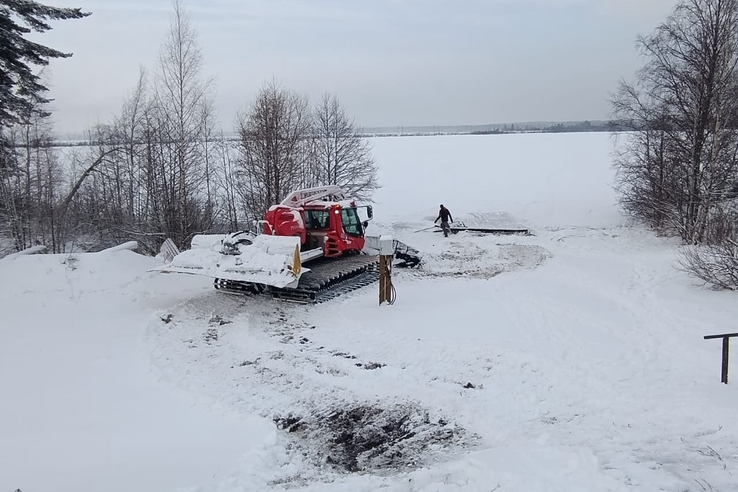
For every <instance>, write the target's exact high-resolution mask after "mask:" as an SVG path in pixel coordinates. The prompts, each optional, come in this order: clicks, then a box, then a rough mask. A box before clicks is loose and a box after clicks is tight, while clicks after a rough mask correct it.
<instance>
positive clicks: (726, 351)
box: [720, 337, 730, 384]
mask: <svg viewBox="0 0 738 492" xmlns="http://www.w3.org/2000/svg"><path fill="white" fill-rule="evenodd" d="M729 352H730V338H728V337H725V338H723V369H722V374H721V377H720V382H722V383H725V384H728V358H729Z"/></svg>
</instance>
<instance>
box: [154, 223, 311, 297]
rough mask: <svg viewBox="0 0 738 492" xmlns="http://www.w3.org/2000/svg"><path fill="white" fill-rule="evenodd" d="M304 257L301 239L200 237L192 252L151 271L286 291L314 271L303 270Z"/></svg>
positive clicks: (187, 252)
mask: <svg viewBox="0 0 738 492" xmlns="http://www.w3.org/2000/svg"><path fill="white" fill-rule="evenodd" d="M234 238H235V240H234ZM307 253H308V254H310V253H311V252H307ZM302 256H303V254H301V253H300V238H299V237H289V236H266V235H263V234H261V235H257V236H254V235H248V236H244V235H241V236H240V237H239V235H223V236H203V237H198V236H196V237H195V238H193V239H192V249H190V250H187V251H184V252H182V253H180V254H178V255H177V256H175V257H174V259H173V260H172V261H171V263H169V264H167V265H162V266H160V267H157V268H154V269H152V270H151V271H156V272H161V273H184V274H190V275H203V276H206V277H211V278H214V279H220V280H229V281H235V282H244V283H250V284H261V285H268V286H271V287H276V288H284V287H290V286H296V285H297V283H298V282H299V280H300V277H301V276H302V274H303V273H305V272H308V271H310V270H309V269H307V268H304V267H303V266H302V261H303V258H302Z"/></svg>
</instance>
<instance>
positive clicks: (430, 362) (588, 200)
mask: <svg viewBox="0 0 738 492" xmlns="http://www.w3.org/2000/svg"><path fill="white" fill-rule="evenodd" d="M373 142H374V148H375V152H376V156H377V161H378V163H379V165H380V166H381V176H380V177H381V180H382V184H383V186H384V187H383V188H382V190H381V191H380V192H379V193H378V195H377V201H378V203H377V205H376V206H375V220H373V221H372V225H371V226H370V231H369V232H370V233H371V234H376V233H385V232H386V233H389V234H392V235H393V236H394V237H395V238H397V239H399V240H401V241H403V242H404V243H406V244H408V245H410V246H413V247H415V248H416V249H417V250H419V251H420V253H421V255H422V256H423V263H422V265H421V266H420V268H418V269H412V270H402V269H395V270H394V272H393V279H394V282H393V283H394V286H395V288H396V294H397V297H396V302H395V304H394V305H391V306H387V305H385V306H378V305H377V301H378V293H377V286H376V284H375V285H373V286H371V287H367V288H364V289H362V290H360V291H356V292H354V293H351V294H349V295H344V296H341V297H340V298H338V299H335V300H333V301H330V302H327V303H324V304H321V305H318V306H299V305H292V304H288V303H284V302H278V301H274V300H270V299H266V298H251V297H237V296H230V295H224V294H221V293H218V292H215V291H213V290H212V288H210V286H209V282H208V281H207V280H200V279H198V278H197V277H190V276H186V275H156V274H153V273H146V272H147V270H149V269H150V268H151V267H152V266H153V265H154V263H152V260H150V259H145V258H140V257H137V256H135V255H134V254H133V253H130V252H117V253H110V255H115V256H114V257H115V258H116V259H115V261H113V260H112V259H104V258H113V256H109V257H104V256H102V255H98V256H95V255H85V256H82V255H80V257H79V258H80V260H79V262H78V264H77V265H76V267H77V268H76V270H71V269H70V268H68V265H62V264H61V263H60V261H62V260H63V258H62V257H25V258H16V259H15V260H13V263H12V264H11V263H7V262H6V263H5V264H3V261H2V260H0V279H2V280H1V281H0V282H2V283H1V284H0V286H1V287H0V296H2V297H0V309H3V310H4V311H3V312H8V313H10V315H9V316H10V317H9V319H10V320H11V321H12V323H11V324H12V325H13V327H12V328H6V327H5V326H3V333H2V334H3V339H4V340H9V341H10V342H11V343H10V344H8V345H2V346H0V356H2V359H0V360H2V362H0V364H3V366H2V375H0V378H2V379H0V383H2V388H3V389H5V388H9V389H10V391H9V392H7V391H5V392H4V394H8V393H9V394H10V395H11V397H12V398H11V401H15V402H17V403H16V406H12V407H7V408H6V407H0V436H3V437H4V436H5V435H10V436H11V442H12V443H13V444H12V445H11V446H8V447H4V448H3V451H0V453H4V454H0V463H7V462H9V463H10V464H11V467H10V469H11V470H19V471H17V472H15V473H14V474H13V476H11V478H10V479H7V478H5V475H3V474H2V473H0V489H5V488H7V489H11V487H21V488H22V489H23V490H24V491H25V490H26V489H25V488H23V487H28V490H32V488H35V485H36V484H38V485H39V488H41V487H43V486H44V485H47V484H49V483H54V484H55V485H59V486H58V487H57V488H59V489H67V490H68V489H74V490H75V491H76V492H79V491H87V490H90V491H92V490H95V491H98V490H119V489H120V490H123V489H127V490H131V489H135V490H187V491H189V492H195V491H197V492H199V491H202V492H204V491H217V492H234V491H239V492H240V491H274V490H285V491H286V490H304V491H306V492H329V491H330V492H332V491H345V490H351V491H375V490H386V491H389V492H400V491H402V492H410V491H424V492H431V491H433V492H450V491H462V490H463V491H471V492H489V491H505V492H542V491H546V492H548V491H567V492H578V491H582V492H593V491H596V492H599V491H603V492H604V491H608V492H609V491H613V492H621V491H622V492H625V491H628V492H634V491H636V492H655V491H668V492H701V491H709V490H715V491H722V492H725V491H732V490H738V473H736V467H737V466H738V451H737V450H736V446H735V443H736V441H738V423H736V421H735V416H734V409H735V408H736V407H737V406H738V393H737V392H736V390H735V385H734V384H731V385H727V386H726V385H722V384H720V382H719V380H720V378H719V376H720V342H719V341H704V340H703V339H702V337H703V335H706V334H712V333H721V332H730V331H735V328H734V327H733V326H732V324H733V323H734V319H735V313H736V308H738V305H737V302H736V301H737V300H738V299H737V298H736V297H735V294H732V293H718V292H712V291H708V290H704V289H701V288H700V287H699V286H697V285H695V284H694V283H693V282H692V280H691V279H690V278H689V277H687V276H686V275H685V274H684V273H682V272H681V271H679V270H678V269H676V268H675V265H676V261H677V259H678V256H677V252H678V244H677V243H676V242H675V241H673V240H668V239H664V238H658V237H655V236H654V235H653V234H651V233H649V232H647V231H644V230H642V229H640V228H638V227H635V226H630V225H627V222H626V221H624V220H623V219H622V217H621V216H620V215H619V213H618V210H617V207H616V196H615V194H614V192H613V191H612V189H611V184H612V169H611V167H610V159H609V152H610V149H611V141H610V137H609V136H607V135H602V134H582V135H513V136H486V137H481V136H473V137H460V136H459V137H418V138H390V139H377V140H374V141H373ZM440 203H444V204H445V205H447V206H448V207H449V208H450V209H451V211H452V213H453V214H454V219H457V220H464V221H468V222H473V223H477V224H484V225H490V224H492V225H497V226H501V227H513V226H514V227H518V226H524V227H530V229H531V231H532V232H533V235H530V236H490V235H481V234H475V233H460V234H457V235H453V236H451V237H449V238H444V237H443V236H442V235H441V234H439V233H438V232H436V231H434V230H433V228H432V226H433V223H432V221H433V219H435V214H436V211H437V208H438V205H439V204H440ZM429 227H430V229H428V228H429ZM47 272H48V273H47ZM68 276H69V277H68ZM10 278H14V279H17V280H14V281H12V282H11V281H10V280H8V279H10ZM68 278H72V279H73V281H72V282H70V281H69V280H68ZM101 278H106V279H108V283H107V284H106V283H104V282H103V281H102V280H100V279H101ZM26 279H28V280H26ZM42 304H46V306H47V307H49V309H52V311H50V312H52V313H53V314H52V315H44V314H41V310H40V309H39V307H40V306H41V305H42ZM62 354H69V356H68V357H67V356H65V355H62ZM101 354H102V355H101ZM734 360H735V358H734ZM6 365H8V367H11V368H12V369H8V367H6ZM731 369H732V370H733V371H735V370H736V365H735V362H732V363H731ZM157 380H158V381H159V382H157ZM161 381H165V382H167V383H169V385H170V389H165V387H162V385H161ZM34 388H40V390H38V389H36V390H34ZM57 388H58V391H57ZM34 391H36V392H34ZM45 393H48V394H50V395H51V397H47V396H45ZM70 395H71V396H70ZM49 401H53V402H54V405H49V404H48V402H49ZM80 401H84V402H85V404H84V405H80V404H79V402H80ZM193 404H194V406H193ZM126 405H127V406H126ZM71 409H73V410H71ZM79 412H81V413H79ZM136 412H138V413H136ZM76 415H81V417H80V421H83V422H85V426H83V425H78V426H77V427H74V426H73V423H74V422H78V421H77V420H75V418H76V417H75V416H76ZM164 416H168V417H169V418H164ZM172 416H176V417H177V418H176V419H174V418H172ZM73 417H75V418H73ZM159 417H161V419H158V418H159ZM89 422H92V423H94V425H92V424H89ZM183 427H184V428H186V429H187V430H188V431H189V434H187V435H183V433H184V431H182V428H183ZM17 429H21V430H17ZM119 429H123V430H119ZM123 435H124V436H125V438H126V439H123V437H122V436H123ZM111 436H113V438H114V439H112V441H111ZM116 436H117V437H116ZM204 436H207V437H208V438H209V439H208V441H206V442H207V443H208V445H207V446H203V445H201V444H200V442H199V441H198V439H204V438H205V437H204ZM116 439H118V440H116ZM3 440H4V439H3ZM162 440H164V441H166V442H165V443H164V444H162ZM170 440H171V441H170ZM70 442H72V443H75V444H72V445H70V444H68V443H70ZM109 442H112V443H113V445H111V446H110V447H109V448H104V444H105V443H109ZM59 443H63V444H62V445H64V446H72V447H71V448H65V453H64V455H63V456H59V453H58V452H56V453H55V454H53V453H52V452H50V451H49V450H58V449H60V446H61V445H60V444H59ZM76 443H81V444H76ZM134 445H135V448H134ZM102 449H105V450H107V451H108V452H109V453H110V454H107V455H106V454H102V453H105V452H106V451H101V450H102ZM133 449H135V451H136V452H137V453H139V454H135V453H134V452H133V451H132V450H133ZM18 450H21V451H18ZM39 450H40V451H39ZM162 456H165V457H164V458H163V457H162ZM170 458H171V460H170ZM8 460H9V461H8ZM82 463H86V464H87V468H83V467H82ZM216 463H217V465H218V466H217V469H218V471H217V472H212V474H211V473H210V471H211V470H212V467H216ZM196 465H197V466H196ZM220 465H222V466H220ZM208 467H211V468H208ZM36 470H42V471H43V473H33V472H34V471H36ZM206 470H207V472H206ZM62 471H63V472H64V474H65V475H64V477H66V478H65V479H66V480H67V482H66V483H64V482H61V481H59V477H60V476H61V474H62ZM213 474H214V475H215V476H212V475H213ZM91 475H93V476H94V478H96V479H97V482H94V481H93V480H92V479H90V478H89V477H90V476H91ZM141 477H143V478H141ZM126 479H129V480H130V482H127V483H126V482H125V480H126ZM55 480H56V481H55ZM19 482H21V483H19ZM134 482H135V485H133V483H134ZM142 482H145V484H144V485H141V483H142ZM24 484H28V485H24ZM65 485H68V487H65ZM178 486H182V487H183V488H181V489H178V488H177V487H178Z"/></svg>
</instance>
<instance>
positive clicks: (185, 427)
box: [0, 251, 274, 492]
mask: <svg viewBox="0 0 738 492" xmlns="http://www.w3.org/2000/svg"><path fill="white" fill-rule="evenodd" d="M155 265H157V261H156V260H154V259H152V258H147V257H144V256H141V255H138V254H135V253H133V252H131V251H116V252H106V253H102V252H101V253H86V254H73V255H33V256H18V257H14V258H4V259H1V260H0V311H1V312H2V322H0V339H1V340H2V342H1V343H0V389H2V397H1V398H2V401H3V404H2V405H0V442H2V446H0V490H8V491H13V490H16V489H20V490H23V491H33V490H75V491H78V492H87V491H89V492H92V491H105V492H128V491H130V490H151V491H153V490H170V491H174V490H176V489H178V488H179V487H189V486H192V485H195V484H208V483H212V481H215V482H216V483H218V482H221V481H222V480H224V479H225V477H227V476H229V475H231V474H232V473H233V472H232V470H235V469H236V468H237V466H238V463H239V457H240V456H241V455H242V454H243V453H246V452H250V451H251V449H252V448H256V447H258V446H259V445H260V443H261V442H262V440H264V439H268V438H269V436H270V435H271V433H272V432H274V431H273V426H272V425H271V424H270V422H268V421H266V420H260V419H256V418H251V417H249V416H236V415H233V414H224V413H223V412H222V411H213V409H212V408H210V406H209V405H207V404H205V405H202V404H198V405H197V406H193V405H192V400H191V398H190V396H189V395H183V394H181V393H180V392H177V391H174V390H173V389H172V387H171V386H169V385H164V384H161V383H160V382H159V381H157V380H156V379H155V378H153V377H152V375H151V374H150V372H149V367H150V365H151V361H149V360H148V350H145V349H144V347H142V346H141V344H140V342H141V339H142V336H143V330H144V328H145V321H146V319H147V318H148V317H149V316H150V315H151V313H152V312H153V310H154V309H155V308H158V307H161V306H166V305H170V304H171V303H173V302H178V301H180V300H183V299H187V298H190V297H192V296H195V295H197V294H198V293H201V292H203V289H205V290H206V291H207V292H209V291H210V290H211V286H210V285H209V282H205V283H203V282H202V280H201V279H198V278H196V277H182V276H177V277H174V276H168V275H159V274H150V273H146V270H147V269H150V268H152V267H154V266H155ZM229 470H230V471H229Z"/></svg>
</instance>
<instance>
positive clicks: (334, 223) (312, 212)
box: [262, 190, 372, 258]
mask: <svg viewBox="0 0 738 492" xmlns="http://www.w3.org/2000/svg"><path fill="white" fill-rule="evenodd" d="M306 191H312V190H306ZM303 193H304V191H303ZM316 195H320V194H316ZM285 202H287V203H285ZM292 203H295V205H297V206H295V205H292ZM358 208H367V212H368V218H369V219H371V217H372V211H371V207H370V206H365V207H357V206H356V202H355V201H353V200H341V201H321V200H319V199H315V197H314V196H311V197H310V198H309V199H308V198H306V199H302V200H294V198H293V199H292V200H287V199H286V200H285V201H284V202H282V204H280V205H274V206H272V207H271V208H270V209H269V210H268V211H267V213H266V216H265V217H264V218H265V220H264V221H263V222H262V232H263V233H264V234H268V235H275V236H297V237H300V243H301V244H302V247H301V249H302V250H303V251H309V250H315V249H322V250H323V256H325V257H327V258H335V257H339V256H342V255H345V254H353V253H359V252H360V251H361V250H362V249H363V248H364V243H365V240H364V229H365V228H366V227H367V225H368V221H365V222H363V223H362V222H361V219H360V218H359V213H358Z"/></svg>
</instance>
